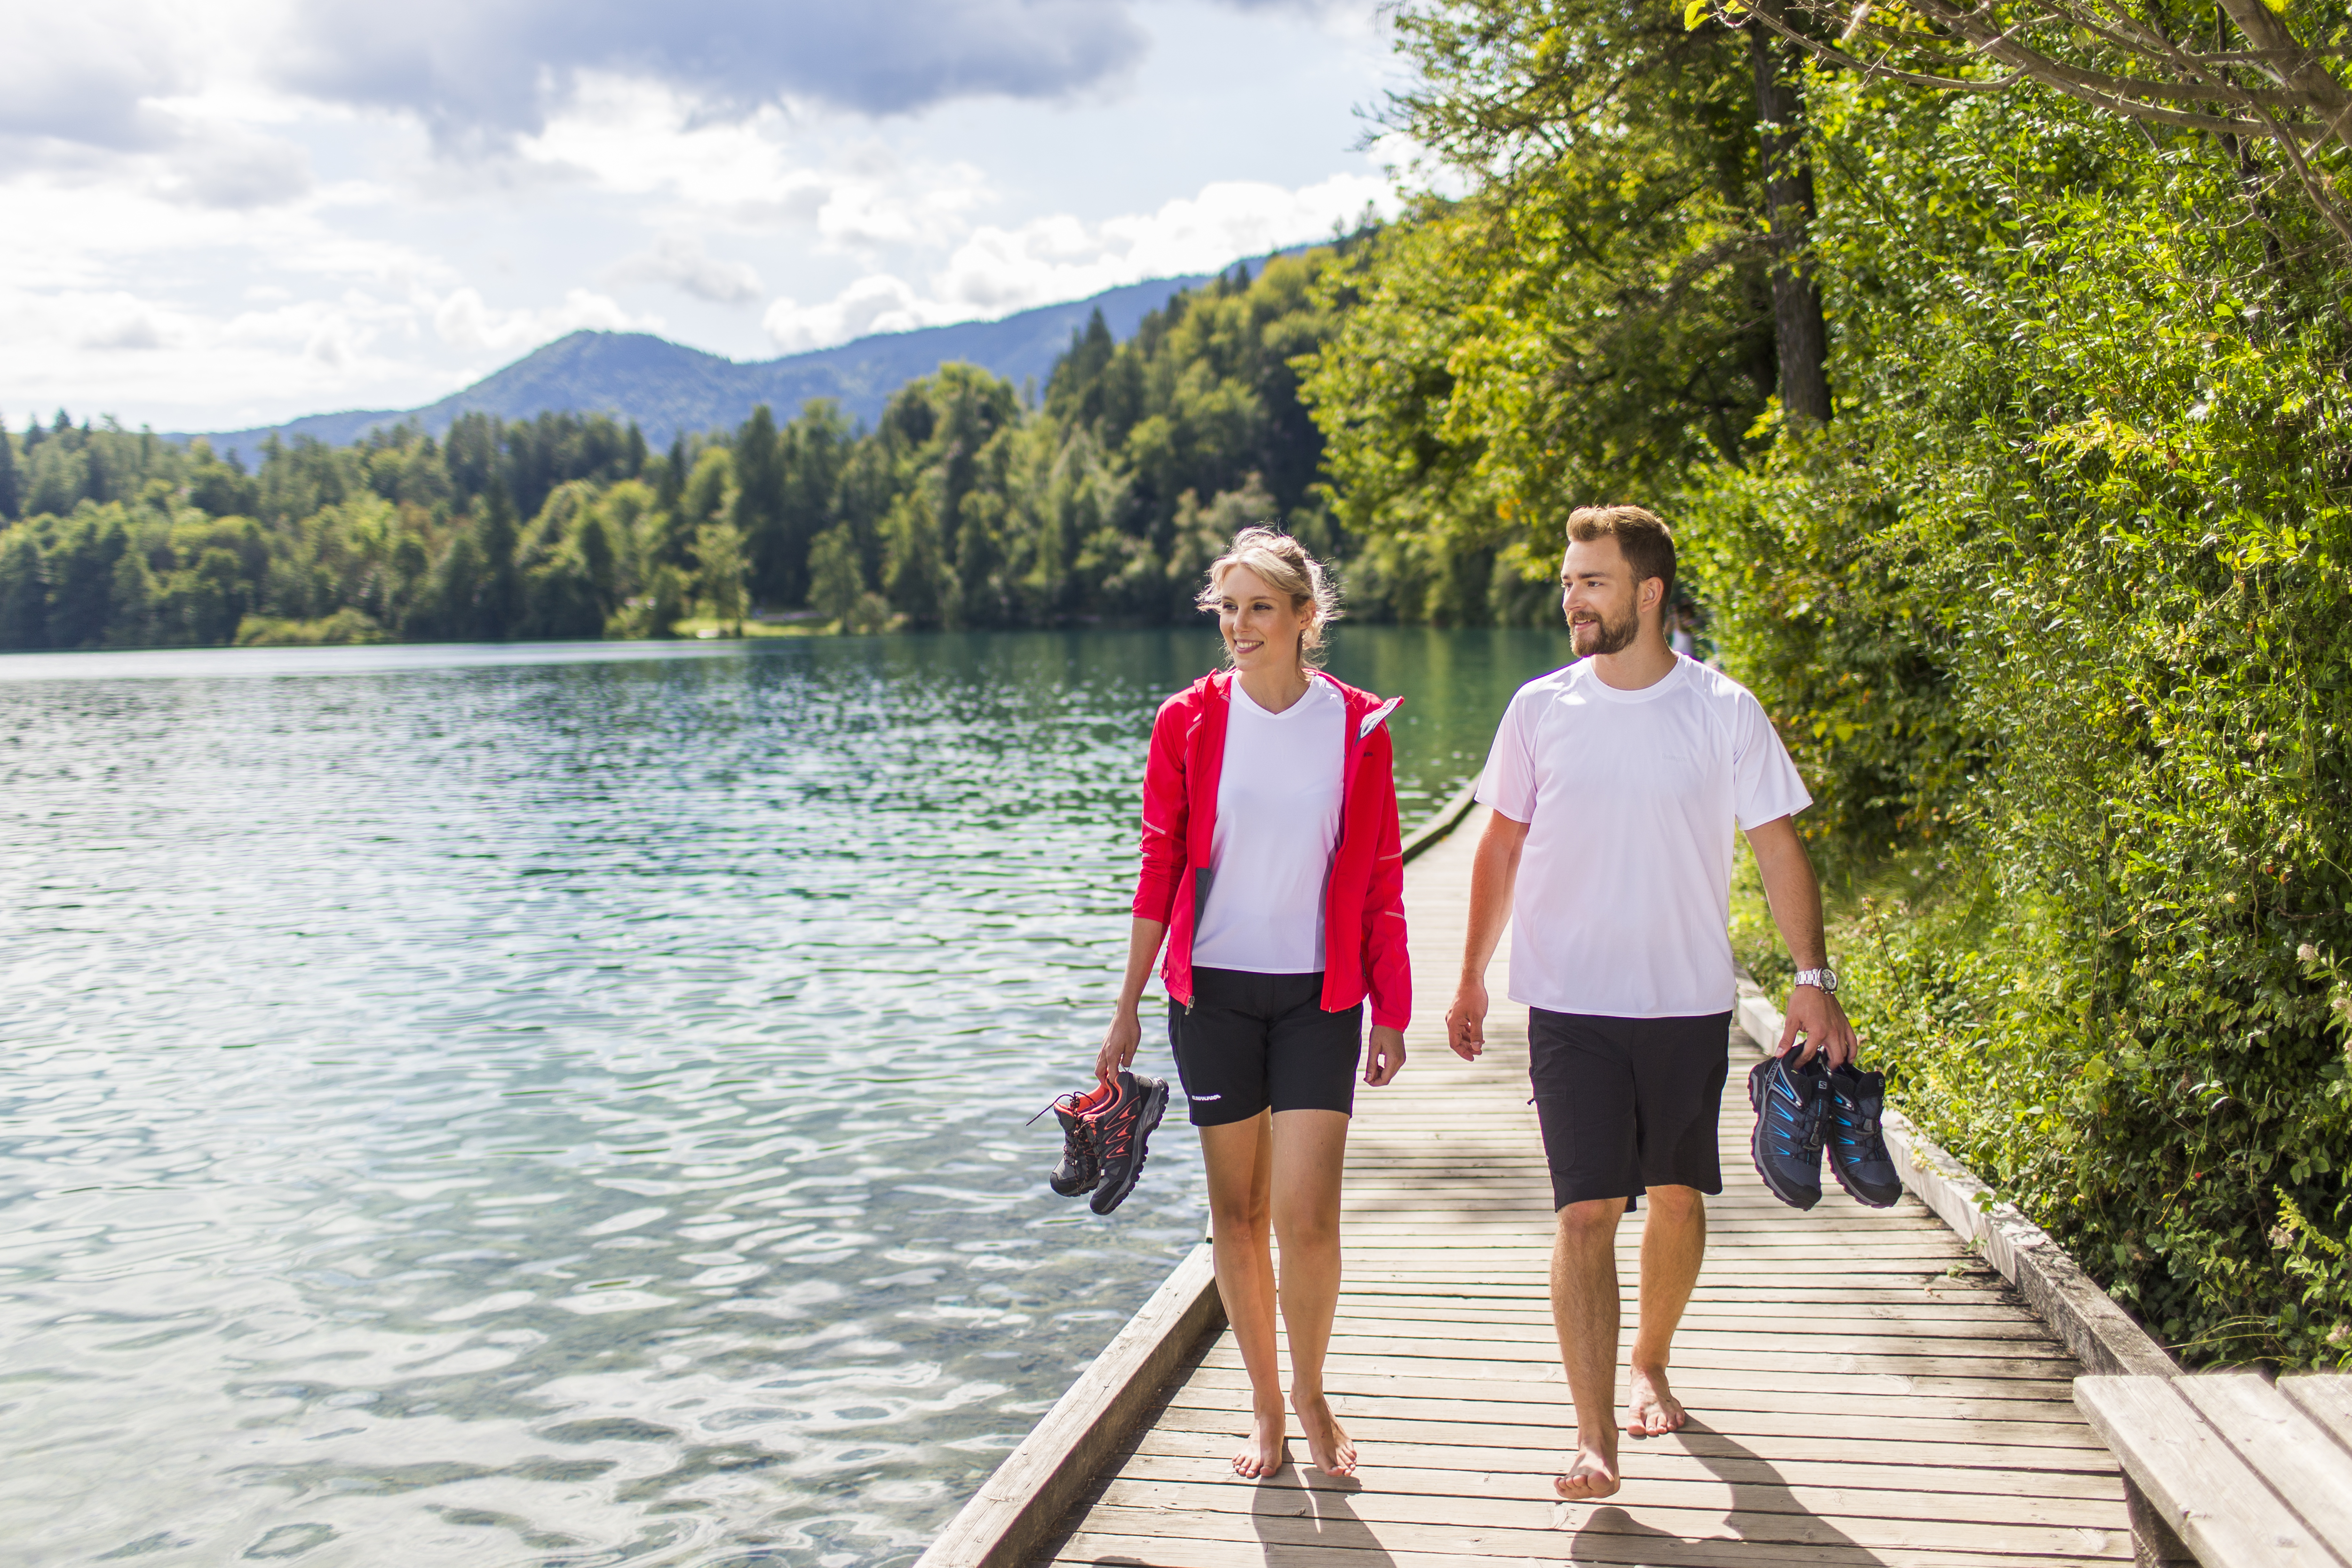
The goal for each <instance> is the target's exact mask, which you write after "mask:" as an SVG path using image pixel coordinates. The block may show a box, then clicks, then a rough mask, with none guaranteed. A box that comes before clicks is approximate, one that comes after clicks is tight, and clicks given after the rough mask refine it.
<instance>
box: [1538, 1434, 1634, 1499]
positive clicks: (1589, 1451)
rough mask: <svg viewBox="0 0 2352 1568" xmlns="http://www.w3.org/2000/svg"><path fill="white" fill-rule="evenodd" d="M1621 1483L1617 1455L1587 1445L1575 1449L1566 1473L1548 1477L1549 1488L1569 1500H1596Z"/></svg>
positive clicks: (1607, 1494)
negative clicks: (1574, 1456) (1573, 1457)
mask: <svg viewBox="0 0 2352 1568" xmlns="http://www.w3.org/2000/svg"><path fill="white" fill-rule="evenodd" d="M1622 1484H1623V1483H1622V1481H1620V1480H1619V1479H1618V1476H1617V1456H1616V1455H1615V1454H1613V1453H1609V1454H1604V1453H1602V1452H1601V1451H1600V1450H1599V1449H1597V1448H1594V1447H1589V1446H1588V1447H1580V1448H1578V1449H1577V1451H1576V1458H1575V1459H1574V1460H1572V1461H1571V1462H1570V1465H1569V1467H1568V1474H1566V1475H1564V1476H1555V1477H1553V1478H1552V1483H1551V1489H1552V1490H1554V1491H1556V1492H1558V1493H1559V1495H1560V1496H1561V1497H1562V1498H1563V1499H1565V1500H1568V1501H1570V1502H1599V1501H1600V1500H1601V1499H1602V1498H1605V1497H1608V1496H1611V1495H1612V1494H1613V1493H1614V1492H1615V1491H1616V1490H1617V1489H1618V1488H1619V1487H1620V1486H1621V1485H1622Z"/></svg>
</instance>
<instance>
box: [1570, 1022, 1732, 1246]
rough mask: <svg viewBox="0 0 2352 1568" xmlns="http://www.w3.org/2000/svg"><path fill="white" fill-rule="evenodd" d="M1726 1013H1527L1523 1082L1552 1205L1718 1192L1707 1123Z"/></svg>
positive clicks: (1727, 1032) (1718, 1091) (1717, 1107)
mask: <svg viewBox="0 0 2352 1568" xmlns="http://www.w3.org/2000/svg"><path fill="white" fill-rule="evenodd" d="M1730 1039H1731V1015H1730V1014H1728V1013H1710V1014H1708V1015H1706V1016H1705V1017H1701V1018H1608V1017H1601V1016H1597V1015H1594V1014H1590V1013H1547V1012H1545V1011H1544V1010H1543V1009H1542V1008H1540V1007H1530V1008H1528V1084H1529V1085H1530V1086H1531V1087H1532V1088H1533V1089H1535V1096H1536V1115H1537V1117H1538V1119H1539V1120H1540V1121H1542V1123H1543V1141H1544V1158H1545V1161H1546V1163H1549V1165H1550V1166H1551V1202H1552V1207H1553V1208H1555V1209H1561V1208H1566V1207H1567V1206H1568V1205H1570V1204H1573V1203H1583V1202H1585V1201H1587V1200H1589V1199H1593V1198H1638V1197H1640V1196H1641V1195H1642V1193H1643V1190H1644V1189H1646V1188H1648V1187H1652V1186H1677V1187H1696V1188H1697V1189H1698V1190H1699V1191H1700V1192H1703V1193H1719V1192H1721V1191H1723V1164H1722V1162H1721V1161H1720V1160H1719V1159H1718V1158H1717V1152H1716V1123H1717V1119H1718V1118H1719V1117H1720V1115H1721V1113H1722V1110H1723V1080H1724V1076H1725V1075H1726V1074H1727V1072H1728V1071H1729V1070H1730V1063H1731V1057H1730V1050H1729V1046H1730Z"/></svg>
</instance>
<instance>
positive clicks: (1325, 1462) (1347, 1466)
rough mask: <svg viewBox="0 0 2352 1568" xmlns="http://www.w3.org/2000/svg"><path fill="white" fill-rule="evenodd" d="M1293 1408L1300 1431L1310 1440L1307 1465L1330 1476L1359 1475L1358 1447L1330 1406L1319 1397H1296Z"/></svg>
mask: <svg viewBox="0 0 2352 1568" xmlns="http://www.w3.org/2000/svg"><path fill="white" fill-rule="evenodd" d="M1290 1407H1291V1408H1292V1409H1293V1410H1296V1411H1297V1412H1298V1426H1299V1429H1300V1430H1301V1431H1302V1432H1304V1433H1305V1434H1306V1436H1307V1460H1308V1462H1310V1463H1311V1464H1313V1465H1314V1467H1315V1468H1317V1469H1318V1470H1320V1471H1322V1472H1323V1473H1324V1474H1325V1475H1327V1476H1352V1475H1354V1474H1355V1473H1356V1444H1355V1440H1354V1439H1353V1438H1351V1437H1349V1436H1348V1433H1347V1430H1346V1428H1344V1427H1342V1426H1340V1425H1339V1417H1338V1416H1336V1415H1332V1414H1331V1402H1330V1401H1329V1400H1328V1399H1326V1398H1324V1397H1323V1396H1322V1395H1321V1394H1292V1395H1291V1396H1290Z"/></svg>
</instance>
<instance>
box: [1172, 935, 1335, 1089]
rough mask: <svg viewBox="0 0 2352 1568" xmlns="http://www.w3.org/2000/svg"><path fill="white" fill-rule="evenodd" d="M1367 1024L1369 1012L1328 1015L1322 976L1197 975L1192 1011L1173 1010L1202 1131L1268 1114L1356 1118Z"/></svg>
mask: <svg viewBox="0 0 2352 1568" xmlns="http://www.w3.org/2000/svg"><path fill="white" fill-rule="evenodd" d="M1363 1024H1364V1005H1363V1004H1362V1003H1360V1002H1359V1003H1357V1004H1356V1005H1354V1006H1352V1007H1349V1008H1346V1009H1344V1010H1342V1011H1340V1012H1337V1013H1326V1012H1325V1011H1323V976H1322V975H1320V974H1252V973H1249V972H1247V971H1246V970H1240V969H1195V970H1194V971H1192V1006H1191V1007H1189V1008H1187V1007H1184V1006H1181V1005H1179V1004H1178V1003H1177V1002H1176V1000H1175V998H1173V997H1171V998H1170V999H1169V1002H1168V1044H1169V1046H1170V1047H1171V1048H1172V1049H1173V1050H1174V1051H1175V1053H1176V1076H1177V1077H1179V1078H1181V1079H1183V1080H1184V1098H1185V1099H1186V1100H1189V1101H1191V1102H1192V1125H1193V1126H1195V1127H1222V1126H1223V1125H1224V1124H1225V1123H1226V1122H1228V1121H1248V1120H1249V1119H1250V1118H1251V1117H1253V1116H1255V1115H1256V1114H1257V1113H1258V1112H1259V1111H1261V1110H1266V1109H1267V1108H1268V1107H1272V1108H1273V1109H1274V1110H1337V1111H1339V1112H1341V1113H1342V1114H1352V1113H1353V1112H1354V1110H1355V1109H1356V1059H1357V1058H1358V1057H1359V1056H1360V1055H1361V1054H1362V1045H1363Z"/></svg>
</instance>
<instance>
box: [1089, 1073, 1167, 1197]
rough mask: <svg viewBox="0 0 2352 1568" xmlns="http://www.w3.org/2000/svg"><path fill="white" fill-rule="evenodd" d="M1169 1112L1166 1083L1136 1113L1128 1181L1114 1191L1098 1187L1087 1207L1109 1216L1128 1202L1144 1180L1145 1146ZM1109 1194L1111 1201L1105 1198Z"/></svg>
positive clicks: (1153, 1091) (1152, 1092)
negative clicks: (1133, 1154) (1137, 1184)
mask: <svg viewBox="0 0 2352 1568" xmlns="http://www.w3.org/2000/svg"><path fill="white" fill-rule="evenodd" d="M1167 1110H1168V1086H1167V1085H1166V1084H1165V1083H1162V1084H1161V1085H1160V1087H1159V1088H1157V1089H1153V1090H1152V1091H1151V1099H1150V1100H1149V1101H1148V1102H1147V1103H1146V1104H1145V1105H1144V1107H1143V1109H1142V1110H1139V1111H1137V1112H1136V1113H1135V1160H1134V1162H1133V1163H1131V1164H1129V1166H1128V1167H1127V1179H1126V1180H1125V1181H1124V1182H1121V1183H1120V1184H1118V1187H1117V1188H1116V1189H1115V1190H1114V1189H1113V1188H1109V1187H1097V1189H1096V1191H1095V1195H1094V1201H1093V1202H1092V1203H1091V1204H1090V1205H1087V1206H1088V1207H1090V1208H1092V1209H1093V1210H1094V1211H1095V1213H1097V1214H1108V1213H1110V1211H1111V1210H1113V1209H1115V1208H1117V1207H1118V1205H1121V1204H1123V1203H1125V1202H1127V1194H1129V1193H1131V1192H1133V1191H1135V1184H1136V1183H1137V1182H1139V1181H1140V1180H1142V1178H1143V1144H1144V1140H1145V1139H1147V1138H1150V1136H1151V1134H1152V1132H1153V1131H1155V1130H1157V1129H1158V1127H1159V1126H1160V1117H1161V1116H1162V1115H1163V1114H1165V1113H1166V1111H1167ZM1106 1194H1108V1198H1109V1201H1108V1203H1106V1202H1105V1201H1104V1198H1105V1196H1106Z"/></svg>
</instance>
